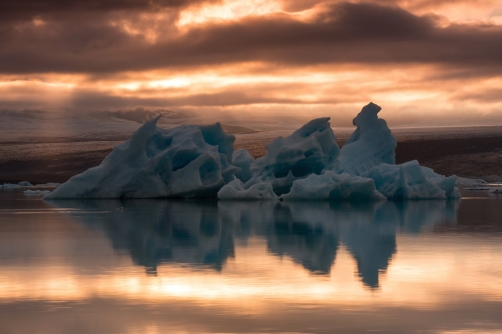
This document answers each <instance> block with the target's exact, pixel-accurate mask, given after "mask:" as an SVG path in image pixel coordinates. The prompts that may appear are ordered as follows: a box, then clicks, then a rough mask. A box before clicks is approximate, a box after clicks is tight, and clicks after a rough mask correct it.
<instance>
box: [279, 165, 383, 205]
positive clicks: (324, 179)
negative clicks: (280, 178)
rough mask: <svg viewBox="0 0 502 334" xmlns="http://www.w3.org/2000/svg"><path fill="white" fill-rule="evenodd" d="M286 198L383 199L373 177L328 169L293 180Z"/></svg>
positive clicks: (284, 197) (284, 196) (285, 195)
mask: <svg viewBox="0 0 502 334" xmlns="http://www.w3.org/2000/svg"><path fill="white" fill-rule="evenodd" d="M281 198H283V199H285V200H327V199H330V200H332V199H337V200H356V201H360V200H362V201H364V200H382V199H385V197H384V196H383V195H382V194H380V193H379V192H378V191H377V190H376V188H375V182H373V180H372V179H368V178H362V177H359V176H350V175H349V174H336V173H335V172H333V171H327V172H326V173H324V174H323V175H316V174H311V175H310V176H309V177H307V178H305V179H302V180H296V181H295V182H293V186H292V187H291V191H290V192H289V193H287V194H284V195H282V196H281Z"/></svg>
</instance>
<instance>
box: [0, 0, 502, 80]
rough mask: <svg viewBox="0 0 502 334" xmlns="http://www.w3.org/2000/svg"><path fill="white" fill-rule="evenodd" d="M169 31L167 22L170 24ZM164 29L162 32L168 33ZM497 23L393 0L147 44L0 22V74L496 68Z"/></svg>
mask: <svg viewBox="0 0 502 334" xmlns="http://www.w3.org/2000/svg"><path fill="white" fill-rule="evenodd" d="M172 29H174V28H172ZM168 30H169V29H166V31H168ZM501 40H502V27H500V26H494V25H461V24H452V25H449V26H447V27H441V26H439V25H438V19H437V17H435V16H432V15H426V16H417V15H414V14H412V13H410V12H408V11H406V10H403V9H401V8H398V7H395V6H382V5H376V4H369V3H358V4H353V3H338V4H336V5H333V6H332V7H331V8H329V9H328V10H326V11H324V12H322V13H321V14H319V15H318V16H317V17H316V18H315V20H313V21H310V22H301V21H297V20H294V19H292V18H291V17H290V16H287V15H269V16H266V17H259V18H256V17H255V18H248V19H244V20H241V21H237V22H232V23H226V24H223V23H220V24H208V25H204V26H198V27H196V28H192V29H190V30H188V31H186V32H183V33H182V32H178V33H176V34H174V33H173V31H172V30H171V33H165V34H161V35H159V38H158V39H157V40H156V41H155V42H154V43H152V42H151V41H148V40H146V39H145V38H144V37H143V36H141V35H140V34H139V35H130V34H128V33H126V32H125V31H124V30H121V29H120V28H119V27H117V26H113V25H111V24H110V22H109V21H107V20H105V19H104V18H103V20H91V19H89V20H85V19H80V20H77V21H76V20H63V21H49V22H47V23H46V24H45V25H44V26H34V25H33V24H28V23H27V24H25V25H24V26H23V27H21V28H19V27H18V26H16V27H15V26H14V25H9V24H4V25H3V26H2V28H0V49H1V50H2V52H1V53H0V73H4V74H6V73H9V74H21V73H46V72H60V73H92V74H99V73H113V72H121V71H138V70H149V69H159V68H180V67H201V66H212V65H221V64H231V63H239V62H246V61H253V62H256V61H259V62H267V63H271V64H275V65H284V66H305V65H316V64H341V63H359V64H394V63H423V64H440V65H446V66H452V67H477V66H483V67H487V66H489V67H490V68H491V69H492V70H493V71H500V70H502V43H500V41H501Z"/></svg>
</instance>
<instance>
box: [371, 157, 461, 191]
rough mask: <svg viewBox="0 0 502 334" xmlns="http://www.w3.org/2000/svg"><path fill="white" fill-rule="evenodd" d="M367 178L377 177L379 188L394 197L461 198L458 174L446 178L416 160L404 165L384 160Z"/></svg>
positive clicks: (374, 179)
mask: <svg viewBox="0 0 502 334" xmlns="http://www.w3.org/2000/svg"><path fill="white" fill-rule="evenodd" d="M362 176H363V177H366V178H370V179H373V181H374V182H375V186H376V188H377V190H378V191H379V192H380V193H382V194H383V195H384V196H385V197H386V198H390V199H399V200H402V199H445V198H458V197H459V195H460V193H459V192H458V190H457V191H455V190H456V189H457V188H455V181H456V176H451V177H448V178H446V177H444V176H442V175H439V174H436V173H434V172H433V171H432V170H431V169H430V168H424V167H421V166H420V165H419V163H418V161H416V160H413V161H409V162H406V163H403V164H400V165H389V164H385V163H382V164H380V165H378V166H376V167H373V168H372V169H370V170H369V171H368V172H367V173H364V174H363V175H362Z"/></svg>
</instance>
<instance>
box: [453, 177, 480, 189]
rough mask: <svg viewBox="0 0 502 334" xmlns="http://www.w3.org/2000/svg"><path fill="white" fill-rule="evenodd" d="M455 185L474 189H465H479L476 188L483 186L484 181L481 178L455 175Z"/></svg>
mask: <svg viewBox="0 0 502 334" xmlns="http://www.w3.org/2000/svg"><path fill="white" fill-rule="evenodd" d="M455 185H456V186H461V187H470V188H475V189H467V188H465V189H467V190H480V189H478V188H480V187H483V186H484V185H486V181H485V180H482V179H469V178H466V177H457V182H456V183H455Z"/></svg>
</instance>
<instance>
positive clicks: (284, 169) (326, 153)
mask: <svg viewBox="0 0 502 334" xmlns="http://www.w3.org/2000/svg"><path fill="white" fill-rule="evenodd" d="M265 148H266V149H267V154H266V155H265V156H263V157H261V158H259V159H257V160H256V161H255V162H254V163H252V164H251V172H252V173H253V177H252V178H251V179H250V180H249V181H247V182H246V183H245V186H244V188H245V189H248V188H249V187H251V186H253V185H255V184H258V183H264V182H268V183H270V184H271V185H272V188H273V189H274V192H275V193H276V194H277V195H282V194H285V193H288V192H289V190H290V189H291V186H292V185H293V182H294V181H296V180H300V179H303V178H306V177H307V176H309V175H310V174H321V172H322V171H323V170H330V169H334V168H335V165H336V159H337V157H338V154H339V153H340V149H339V148H338V144H337V143H336V137H335V134H334V133H333V130H332V129H331V125H330V123H329V117H324V118H318V119H314V120H312V121H310V122H308V123H307V124H305V125H304V126H302V127H301V128H300V129H298V130H296V131H295V132H294V133H293V134H291V135H290V136H289V137H286V138H283V137H279V138H277V139H275V140H274V141H272V142H271V143H269V144H267V145H266V146H265Z"/></svg>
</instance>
